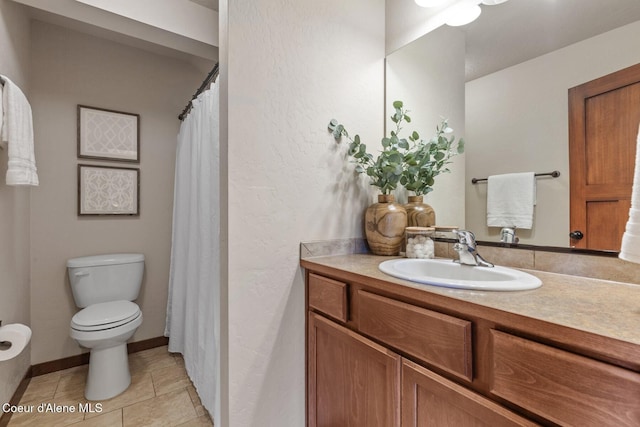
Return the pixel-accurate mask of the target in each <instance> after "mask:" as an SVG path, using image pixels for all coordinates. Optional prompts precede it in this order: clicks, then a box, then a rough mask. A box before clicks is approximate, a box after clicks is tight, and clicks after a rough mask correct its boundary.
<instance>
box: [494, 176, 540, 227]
mask: <svg viewBox="0 0 640 427" xmlns="http://www.w3.org/2000/svg"><path fill="white" fill-rule="evenodd" d="M535 204H536V178H535V174H534V173H533V172H523V173H509V174H504V175H492V176H490V177H489V178H488V180H487V225H488V226H489V227H516V228H524V229H531V227H533V207H534V205H535Z"/></svg>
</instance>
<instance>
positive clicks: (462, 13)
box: [445, 4, 482, 27]
mask: <svg viewBox="0 0 640 427" xmlns="http://www.w3.org/2000/svg"><path fill="white" fill-rule="evenodd" d="M480 13H482V9H480V6H478V5H477V4H461V5H456V6H454V7H452V8H451V9H449V10H447V19H446V21H445V23H446V24H447V25H449V26H451V27H460V26H462V25H467V24H468V23H470V22H472V21H475V20H476V19H477V18H478V16H480Z"/></svg>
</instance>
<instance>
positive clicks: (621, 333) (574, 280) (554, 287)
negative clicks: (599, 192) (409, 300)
mask: <svg viewBox="0 0 640 427" xmlns="http://www.w3.org/2000/svg"><path fill="white" fill-rule="evenodd" d="M393 258H397V257H382V256H376V255H366V254H356V255H337V256H320V257H312V258H306V259H303V260H301V264H302V266H303V267H306V268H308V269H311V270H313V269H314V267H315V268H316V269H317V268H320V269H326V268H330V269H334V270H337V271H338V272H346V273H348V274H350V275H355V276H356V277H357V278H359V279H361V280H366V279H375V280H378V281H384V282H387V283H393V284H398V285H402V286H406V287H409V288H413V289H418V290H421V291H424V292H425V293H427V294H425V297H428V294H437V295H441V296H445V297H450V298H454V299H457V300H461V301H466V302H470V303H473V304H477V305H480V306H484V307H490V308H493V309H496V310H500V311H503V312H508V313H512V314H515V315H519V316H525V317H529V318H533V319H537V320H541V321H544V322H549V323H553V324H557V325H561V326H565V327H569V328H573V329H576V330H580V331H585V332H589V333H592V334H596V335H601V336H604V337H607V338H613V339H616V340H619V341H623V342H627V343H631V344H636V345H640V286H639V285H633V284H626V283H619V282H612V281H606V280H597V279H589V278H584V277H578V276H569V275H564V274H556V273H547V272H542V271H535V270H524V271H526V272H528V273H530V274H533V275H534V276H537V277H538V278H539V279H540V280H542V283H543V285H542V287H540V288H538V289H534V290H528V291H510V292H496V291H471V290H460V289H451V288H444V287H438V286H430V285H422V284H418V283H413V282H409V281H406V280H402V279H396V278H394V277H391V276H388V275H386V274H384V273H382V272H381V271H380V270H378V264H380V263H381V262H382V261H385V260H387V259H393ZM639 356H640V350H639Z"/></svg>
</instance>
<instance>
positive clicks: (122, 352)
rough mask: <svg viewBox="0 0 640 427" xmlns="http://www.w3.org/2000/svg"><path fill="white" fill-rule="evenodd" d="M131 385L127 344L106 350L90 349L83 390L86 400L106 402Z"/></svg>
mask: <svg viewBox="0 0 640 427" xmlns="http://www.w3.org/2000/svg"><path fill="white" fill-rule="evenodd" d="M130 384H131V374H130V372H129V359H128V356H127V343H126V342H124V343H122V344H120V345H116V346H114V347H108V348H92V349H91V353H90V355H89V375H88V376H87V384H86V386H85V390H84V396H85V397H86V398H87V400H107V399H111V398H112V397H115V396H117V395H119V394H120V393H122V392H123V391H125V390H126V389H127V388H128V387H129V385H130Z"/></svg>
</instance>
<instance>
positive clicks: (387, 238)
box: [365, 194, 407, 255]
mask: <svg viewBox="0 0 640 427" xmlns="http://www.w3.org/2000/svg"><path fill="white" fill-rule="evenodd" d="M406 226H407V212H406V211H405V209H404V208H403V207H402V205H399V204H398V203H395V197H394V196H393V195H391V194H379V195H378V203H374V204H373V205H371V206H369V207H368V208H367V212H366V213H365V234H366V237H367V243H368V244H369V249H371V252H372V253H373V254H374V255H398V254H399V253H400V247H401V246H402V243H403V242H404V229H405V227H406Z"/></svg>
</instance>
